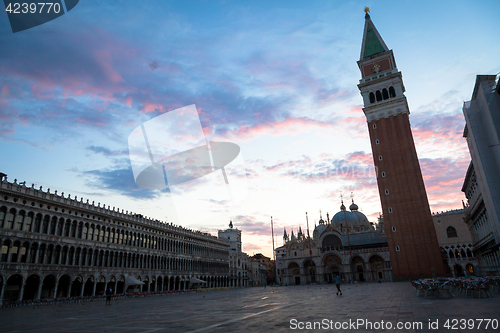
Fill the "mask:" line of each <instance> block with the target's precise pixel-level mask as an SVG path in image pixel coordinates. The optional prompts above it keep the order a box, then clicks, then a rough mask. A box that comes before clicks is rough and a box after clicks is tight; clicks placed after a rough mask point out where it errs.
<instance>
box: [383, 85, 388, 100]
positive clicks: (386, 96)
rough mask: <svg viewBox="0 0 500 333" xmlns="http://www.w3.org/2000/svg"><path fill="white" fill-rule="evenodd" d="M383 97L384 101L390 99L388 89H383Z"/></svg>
mask: <svg viewBox="0 0 500 333" xmlns="http://www.w3.org/2000/svg"><path fill="white" fill-rule="evenodd" d="M382 97H383V98H384V99H388V98H389V94H388V93H387V89H385V88H384V89H382Z"/></svg>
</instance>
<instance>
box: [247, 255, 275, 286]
mask: <svg viewBox="0 0 500 333" xmlns="http://www.w3.org/2000/svg"><path fill="white" fill-rule="evenodd" d="M251 258H252V259H253V260H256V261H258V262H259V263H261V264H262V265H264V266H265V268H266V280H267V283H268V284H269V283H271V282H272V281H274V280H275V278H276V265H275V264H274V260H271V258H269V257H266V256H265V255H263V254H262V253H257V254H255V255H253V256H252V257H251Z"/></svg>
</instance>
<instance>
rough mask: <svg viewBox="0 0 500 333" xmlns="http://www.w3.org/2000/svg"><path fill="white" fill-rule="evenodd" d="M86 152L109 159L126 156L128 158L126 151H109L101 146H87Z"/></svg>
mask: <svg viewBox="0 0 500 333" xmlns="http://www.w3.org/2000/svg"><path fill="white" fill-rule="evenodd" d="M86 149H87V150H90V151H92V152H94V153H96V154H102V155H104V156H106V157H110V156H123V155H127V156H128V151H126V150H111V149H109V148H106V147H101V146H94V145H92V146H89V147H87V148H86Z"/></svg>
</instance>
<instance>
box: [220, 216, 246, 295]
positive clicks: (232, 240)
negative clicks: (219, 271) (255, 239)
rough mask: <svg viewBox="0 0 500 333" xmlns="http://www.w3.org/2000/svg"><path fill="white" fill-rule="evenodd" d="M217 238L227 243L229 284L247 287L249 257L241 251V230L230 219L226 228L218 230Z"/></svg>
mask: <svg viewBox="0 0 500 333" xmlns="http://www.w3.org/2000/svg"><path fill="white" fill-rule="evenodd" d="M219 239H220V240H223V241H225V242H227V243H229V280H230V282H229V286H230V287H248V277H249V273H248V270H249V269H250V259H249V257H248V254H246V253H244V252H242V251H241V230H239V229H238V228H234V227H233V222H232V221H230V222H229V228H228V229H226V230H219Z"/></svg>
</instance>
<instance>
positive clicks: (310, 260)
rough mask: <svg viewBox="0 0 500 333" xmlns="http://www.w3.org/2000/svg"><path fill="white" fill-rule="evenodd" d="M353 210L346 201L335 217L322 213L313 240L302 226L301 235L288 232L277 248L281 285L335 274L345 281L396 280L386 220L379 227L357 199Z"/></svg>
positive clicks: (324, 279) (326, 278)
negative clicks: (369, 219)
mask: <svg viewBox="0 0 500 333" xmlns="http://www.w3.org/2000/svg"><path fill="white" fill-rule="evenodd" d="M349 209H350V212H348V211H346V209H345V206H344V204H342V206H341V210H340V211H339V212H338V213H337V214H335V215H334V216H333V217H332V219H331V220H330V219H329V216H328V214H327V218H326V221H324V220H323V219H322V218H321V216H320V220H319V225H317V226H315V228H314V231H313V233H312V237H311V239H310V240H309V238H308V237H307V234H304V233H303V232H302V229H301V228H300V227H299V230H298V233H297V235H295V234H294V232H293V230H292V233H291V235H290V236H289V235H288V234H287V232H286V230H285V231H284V235H283V243H284V244H283V246H281V247H278V248H277V249H276V250H275V252H276V270H277V283H278V284H279V285H288V286H290V285H299V284H311V283H332V282H333V277H334V275H340V276H341V278H342V279H343V280H344V281H345V282H354V281H358V282H363V281H377V280H378V279H380V280H382V281H392V268H391V261H390V258H389V249H388V248H387V236H386V234H385V230H384V228H383V219H382V218H380V220H379V221H380V223H379V225H378V226H376V227H375V226H374V225H373V224H372V223H370V222H368V219H367V218H366V216H365V215H364V214H363V213H361V212H359V211H358V206H357V205H356V204H355V203H354V202H353V203H352V204H351V205H350V207H349Z"/></svg>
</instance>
